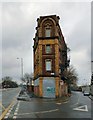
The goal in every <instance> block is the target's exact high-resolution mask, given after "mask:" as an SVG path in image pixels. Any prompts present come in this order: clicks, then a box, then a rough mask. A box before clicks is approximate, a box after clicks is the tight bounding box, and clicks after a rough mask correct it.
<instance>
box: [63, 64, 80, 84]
mask: <svg viewBox="0 0 93 120" xmlns="http://www.w3.org/2000/svg"><path fill="white" fill-rule="evenodd" d="M63 74H64V76H65V77H66V78H67V82H68V84H73V85H76V83H77V80H78V74H77V73H76V70H75V68H74V67H73V66H72V65H71V66H70V67H69V68H67V70H65V71H64V73H63Z"/></svg>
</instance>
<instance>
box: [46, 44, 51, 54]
mask: <svg viewBox="0 0 93 120" xmlns="http://www.w3.org/2000/svg"><path fill="white" fill-rule="evenodd" d="M46 53H51V46H50V45H46Z"/></svg>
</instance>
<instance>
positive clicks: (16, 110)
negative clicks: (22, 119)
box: [13, 101, 20, 119]
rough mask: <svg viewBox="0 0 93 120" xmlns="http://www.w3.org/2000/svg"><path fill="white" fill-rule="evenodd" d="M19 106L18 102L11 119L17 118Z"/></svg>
mask: <svg viewBox="0 0 93 120" xmlns="http://www.w3.org/2000/svg"><path fill="white" fill-rule="evenodd" d="M19 105H20V101H18V104H17V107H16V109H15V112H14V116H13V119H16V118H17V114H18V110H19Z"/></svg>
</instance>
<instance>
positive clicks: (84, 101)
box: [6, 92, 93, 118]
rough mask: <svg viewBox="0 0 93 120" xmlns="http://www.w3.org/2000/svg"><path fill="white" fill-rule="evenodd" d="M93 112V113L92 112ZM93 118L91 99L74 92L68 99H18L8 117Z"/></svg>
mask: <svg viewBox="0 0 93 120" xmlns="http://www.w3.org/2000/svg"><path fill="white" fill-rule="evenodd" d="M92 114H93V113H92ZM7 117H8V118H91V99H89V98H88V97H87V96H83V94H82V93H81V92H72V96H71V97H70V98H69V99H67V100H66V101H62V100H61V99H58V100H50V99H42V98H32V99H31V101H17V102H16V103H15V105H14V106H13V107H12V108H11V110H10V112H9V114H8V115H7V116H6V118H7Z"/></svg>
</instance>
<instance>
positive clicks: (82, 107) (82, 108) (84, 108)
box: [73, 105, 88, 112]
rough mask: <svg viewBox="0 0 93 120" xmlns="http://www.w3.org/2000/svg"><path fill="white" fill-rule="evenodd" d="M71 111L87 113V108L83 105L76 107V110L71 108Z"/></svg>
mask: <svg viewBox="0 0 93 120" xmlns="http://www.w3.org/2000/svg"><path fill="white" fill-rule="evenodd" d="M73 110H78V111H84V112H87V111H88V107H87V105H83V106H79V107H77V108H73Z"/></svg>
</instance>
